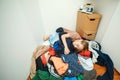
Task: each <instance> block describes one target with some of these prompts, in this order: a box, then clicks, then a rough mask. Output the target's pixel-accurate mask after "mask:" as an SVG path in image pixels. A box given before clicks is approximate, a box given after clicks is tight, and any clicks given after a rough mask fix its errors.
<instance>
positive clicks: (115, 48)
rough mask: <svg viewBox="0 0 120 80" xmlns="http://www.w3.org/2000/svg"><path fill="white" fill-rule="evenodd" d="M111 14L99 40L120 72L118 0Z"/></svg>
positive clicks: (119, 15) (119, 8)
mask: <svg viewBox="0 0 120 80" xmlns="http://www.w3.org/2000/svg"><path fill="white" fill-rule="evenodd" d="M118 3H119V4H118V6H117V8H116V10H115V13H114V14H113V16H112V18H111V20H110V23H109V25H108V29H107V30H106V33H105V36H104V37H103V39H102V41H101V45H102V47H103V51H105V52H106V53H108V54H109V55H110V57H111V58H112V60H113V62H114V65H115V68H116V69H117V70H118V71H119V72H120V53H119V52H120V42H119V41H120V35H119V33H120V1H119V2H118Z"/></svg>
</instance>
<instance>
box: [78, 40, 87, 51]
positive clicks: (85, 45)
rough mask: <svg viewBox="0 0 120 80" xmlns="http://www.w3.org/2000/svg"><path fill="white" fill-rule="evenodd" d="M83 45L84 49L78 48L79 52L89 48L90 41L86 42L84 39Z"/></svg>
mask: <svg viewBox="0 0 120 80" xmlns="http://www.w3.org/2000/svg"><path fill="white" fill-rule="evenodd" d="M82 45H83V49H82V50H79V49H77V50H76V51H77V52H81V51H85V50H88V46H89V44H88V42H86V41H84V40H83V41H82Z"/></svg>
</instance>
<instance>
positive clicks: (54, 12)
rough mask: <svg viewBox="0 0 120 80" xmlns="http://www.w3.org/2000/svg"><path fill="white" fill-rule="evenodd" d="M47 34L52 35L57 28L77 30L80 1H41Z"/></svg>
mask: <svg viewBox="0 0 120 80" xmlns="http://www.w3.org/2000/svg"><path fill="white" fill-rule="evenodd" d="M39 4H40V8H41V14H42V19H43V26H44V27H45V29H46V30H47V31H46V32H45V33H52V32H54V31H55V29H56V28H57V27H61V26H62V27H67V28H69V29H71V30H75V28H76V17H77V16H76V15H77V10H78V9H79V7H80V4H81V2H80V0H39Z"/></svg>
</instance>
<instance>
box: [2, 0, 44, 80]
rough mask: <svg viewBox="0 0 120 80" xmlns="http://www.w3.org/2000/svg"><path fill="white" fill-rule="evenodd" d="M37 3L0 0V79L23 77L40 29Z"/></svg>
mask: <svg viewBox="0 0 120 80" xmlns="http://www.w3.org/2000/svg"><path fill="white" fill-rule="evenodd" d="M38 5H39V4H38V1H35V0H0V80H25V79H26V78H27V76H28V74H29V69H30V64H31V56H32V52H33V50H34V48H35V47H36V45H37V44H38V43H39V40H41V36H42V35H40V34H42V33H43V32H44V28H42V20H41V15H40V9H39V6H38ZM39 38H40V39H39Z"/></svg>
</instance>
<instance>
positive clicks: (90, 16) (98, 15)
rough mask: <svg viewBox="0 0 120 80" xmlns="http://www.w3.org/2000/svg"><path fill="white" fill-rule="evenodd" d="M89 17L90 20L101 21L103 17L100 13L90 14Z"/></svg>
mask: <svg viewBox="0 0 120 80" xmlns="http://www.w3.org/2000/svg"><path fill="white" fill-rule="evenodd" d="M87 17H88V18H89V19H99V18H101V15H100V14H98V13H93V14H88V15H87Z"/></svg>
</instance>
